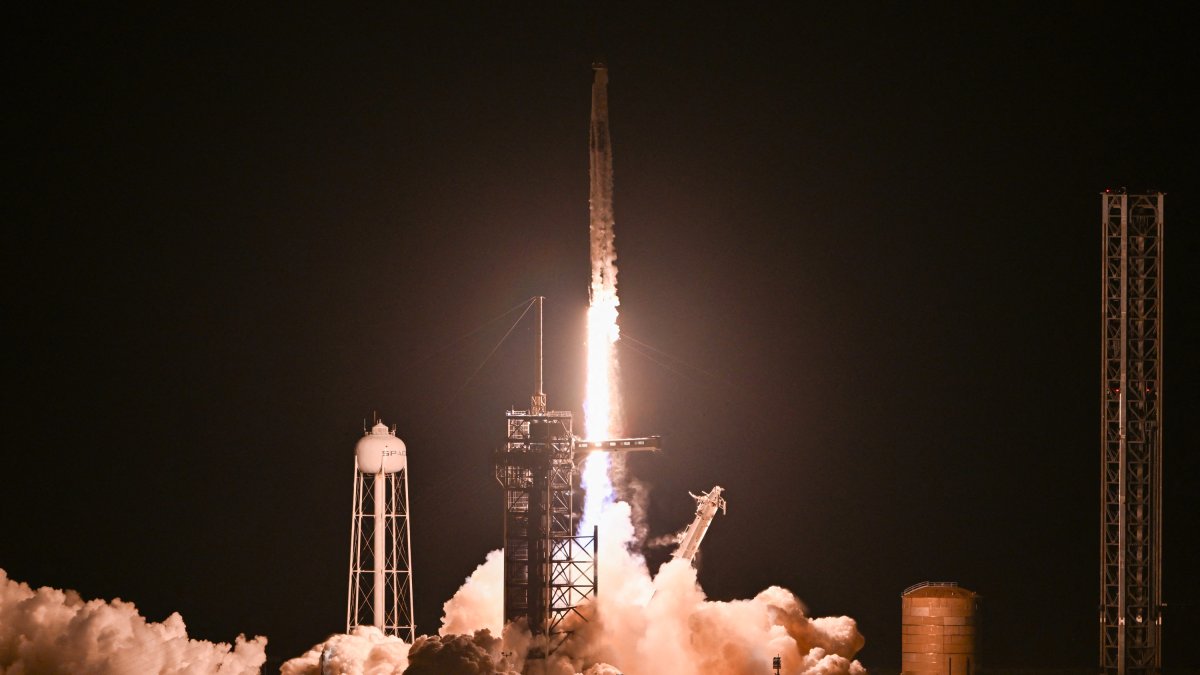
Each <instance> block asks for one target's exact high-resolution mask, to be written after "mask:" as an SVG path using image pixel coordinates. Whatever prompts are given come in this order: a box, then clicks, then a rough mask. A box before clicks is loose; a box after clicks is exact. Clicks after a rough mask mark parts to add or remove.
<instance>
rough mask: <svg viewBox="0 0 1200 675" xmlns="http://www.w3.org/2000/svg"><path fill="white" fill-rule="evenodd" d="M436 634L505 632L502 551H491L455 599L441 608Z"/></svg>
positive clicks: (494, 633)
mask: <svg viewBox="0 0 1200 675" xmlns="http://www.w3.org/2000/svg"><path fill="white" fill-rule="evenodd" d="M442 611H443V614H442V627H441V628H440V629H439V630H438V634H439V635H453V634H456V633H474V632H475V631H477V630H488V631H490V632H491V633H492V635H499V634H500V633H501V631H502V630H503V629H504V551H503V550H497V551H492V552H491V553H489V554H488V555H487V559H486V560H484V562H483V564H482V565H480V566H479V567H477V568H475V571H474V572H472V573H471V576H469V577H467V580H466V582H465V583H464V584H463V585H462V588H459V589H458V592H457V593H455V594H454V597H452V598H450V599H449V600H447V601H446V604H444V605H442Z"/></svg>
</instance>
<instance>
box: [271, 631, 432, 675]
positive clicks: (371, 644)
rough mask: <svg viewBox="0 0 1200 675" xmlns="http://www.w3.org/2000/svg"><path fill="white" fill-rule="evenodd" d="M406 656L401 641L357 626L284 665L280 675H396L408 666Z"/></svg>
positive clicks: (405, 650)
mask: <svg viewBox="0 0 1200 675" xmlns="http://www.w3.org/2000/svg"><path fill="white" fill-rule="evenodd" d="M408 653H409V645H408V643H406V642H405V641H404V640H401V639H400V638H398V637H394V636H391V635H384V634H383V631H381V630H379V629H378V628H376V627H374V626H356V627H355V628H354V629H353V630H352V631H351V632H350V634H349V635H343V634H338V635H331V636H330V637H329V638H328V639H327V640H325V641H324V642H322V643H321V644H319V645H316V646H315V647H313V648H312V649H310V650H308V651H307V652H306V653H305V654H304V655H303V656H298V657H296V658H294V659H291V660H290V661H287V662H285V663H284V664H283V666H282V667H281V668H280V670H279V675H396V674H398V673H403V672H404V669H405V668H407V667H408Z"/></svg>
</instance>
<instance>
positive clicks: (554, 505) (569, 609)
mask: <svg viewBox="0 0 1200 675" xmlns="http://www.w3.org/2000/svg"><path fill="white" fill-rule="evenodd" d="M539 390H540V387H539ZM534 400H535V404H536V403H537V397H535V399H534ZM543 400H544V399H543ZM536 407H537V406H536V405H535V406H534V408H535V409H533V410H529V411H524V410H514V411H509V412H508V413H507V415H506V416H505V418H506V421H507V435H506V438H505V444H504V447H503V448H501V449H500V450H498V451H496V454H495V458H494V459H495V471H496V480H497V481H499V483H500V485H501V487H502V488H503V492H504V623H505V624H506V625H507V624H508V623H510V622H512V621H522V620H523V621H525V622H527V624H528V626H529V630H530V632H531V633H532V634H533V635H534V637H535V640H534V645H533V646H532V647H531V650H530V653H529V655H528V657H529V658H539V657H544V656H545V655H546V654H548V653H549V652H552V651H553V650H554V648H555V647H557V645H558V644H560V643H561V641H562V640H563V639H565V637H566V635H567V634H569V633H570V632H571V629H572V627H573V626H574V625H576V624H577V622H578V621H583V620H586V617H585V616H584V615H583V614H582V613H581V611H580V609H581V608H582V607H583V606H584V605H585V604H586V603H588V602H589V601H591V599H592V598H593V597H594V596H595V593H596V564H595V563H596V544H597V533H596V532H595V531H594V530H593V531H592V532H590V533H585V534H577V533H576V532H575V521H576V516H575V511H574V503H573V500H574V490H573V488H572V485H573V482H574V478H575V459H574V455H575V453H574V448H573V445H574V442H575V437H574V435H573V434H572V428H571V427H572V415H571V413H570V412H563V411H556V410H550V411H547V410H538V409H536ZM543 636H544V639H543Z"/></svg>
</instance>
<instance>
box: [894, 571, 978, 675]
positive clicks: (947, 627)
mask: <svg viewBox="0 0 1200 675" xmlns="http://www.w3.org/2000/svg"><path fill="white" fill-rule="evenodd" d="M978 608H979V596H978V595H976V594H975V593H974V592H973V591H968V590H967V589H965V588H961V587H959V585H958V584H956V583H953V582H946V581H923V582H921V583H919V584H916V585H914V586H909V587H908V588H907V589H905V591H904V593H902V594H900V615H901V618H900V623H901V631H902V635H901V647H900V651H901V655H900V659H901V663H900V669H901V671H902V672H901V675H975V674H976V673H977V672H978V671H979V658H978V654H977V652H976V650H975V648H976V645H977V640H976V637H977V633H976V627H977V623H976V613H977V610H978Z"/></svg>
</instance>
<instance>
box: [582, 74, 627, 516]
mask: <svg viewBox="0 0 1200 675" xmlns="http://www.w3.org/2000/svg"><path fill="white" fill-rule="evenodd" d="M592 68H593V70H594V71H595V77H594V79H593V81H592V123H591V132H590V134H589V142H588V149H589V155H590V170H589V174H590V177H591V190H590V193H589V196H588V203H589V205H590V207H591V228H590V230H591V258H592V280H591V287H590V289H589V297H590V302H589V304H588V312H587V385H586V392H585V395H584V403H583V417H584V433H585V434H586V435H587V437H588V438H612V437H614V436H618V435H621V429H620V421H619V414H620V409H619V406H618V398H617V391H616V379H617V358H616V342H617V339H618V338H619V337H620V329H619V327H618V325H617V306H618V305H619V304H620V301H619V300H618V299H617V265H616V260H617V249H616V246H615V245H614V232H613V225H614V221H613V205H612V191H613V177H612V142H611V140H610V139H609V134H608V69H607V68H606V67H605V66H604V64H602V63H596V64H594V65H593V66H592ZM581 483H582V486H583V490H584V507H583V518H582V519H581V522H580V530H579V531H580V532H588V531H591V529H592V527H593V526H594V525H596V524H597V522H598V518H599V514H600V511H601V510H602V509H603V508H604V506H605V505H606V504H608V503H611V501H612V495H613V486H612V480H611V478H610V476H609V454H608V453H607V452H593V453H590V454H589V455H588V458H587V460H586V461H585V462H584V467H583V474H582V477H581Z"/></svg>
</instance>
